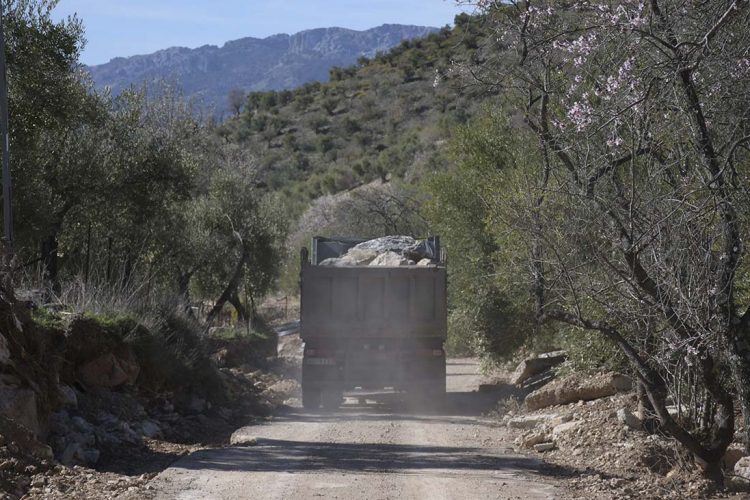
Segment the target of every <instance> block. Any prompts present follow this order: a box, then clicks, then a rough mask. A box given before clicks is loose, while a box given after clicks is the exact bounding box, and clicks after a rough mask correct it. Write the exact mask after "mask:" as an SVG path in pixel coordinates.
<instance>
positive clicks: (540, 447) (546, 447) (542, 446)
mask: <svg viewBox="0 0 750 500" xmlns="http://www.w3.org/2000/svg"><path fill="white" fill-rule="evenodd" d="M534 449H535V450H536V451H538V452H540V453H543V452H545V451H550V450H554V449H555V443H539V444H535V445H534Z"/></svg>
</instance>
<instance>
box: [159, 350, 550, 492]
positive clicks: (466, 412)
mask: <svg viewBox="0 0 750 500" xmlns="http://www.w3.org/2000/svg"><path fill="white" fill-rule="evenodd" d="M448 372H449V375H448V391H449V394H448V399H447V404H446V405H445V407H444V408H441V409H440V410H433V411H424V410H420V409H417V408H415V407H414V406H413V405H412V404H410V402H409V401H398V400H391V401H388V400H387V399H386V400H384V401H383V400H381V401H380V402H379V403H378V402H374V401H368V404H367V405H359V404H358V402H357V400H356V399H349V400H347V404H345V405H344V406H343V407H342V409H341V410H340V411H338V412H336V413H309V412H304V411H302V410H301V409H295V411H290V412H288V413H285V414H283V415H279V416H277V417H275V418H273V419H272V420H271V421H269V422H268V423H267V424H263V425H254V426H249V427H244V428H242V429H240V430H238V431H237V433H235V435H236V436H237V437H239V438H240V440H245V441H247V440H252V439H254V440H255V441H256V442H257V443H256V444H255V445H253V446H245V447H242V446H237V447H231V448H224V449H217V450H205V451H201V452H197V453H194V454H192V455H190V456H188V457H185V458H183V459H181V460H179V461H178V462H176V463H175V464H174V465H173V466H172V467H170V468H169V469H167V470H165V471H164V472H163V473H161V474H160V475H159V476H158V477H157V478H155V480H154V481H153V482H152V483H151V484H152V486H153V487H154V488H156V490H155V493H156V498H164V499H180V500H188V499H196V500H198V499H200V500H214V499H215V500H219V499H222V500H223V499H241V498H248V499H251V498H252V499H294V500H301V499H308V498H339V499H373V500H374V499H422V498H425V499H454V498H455V499H480V498H481V499H485V498H497V499H511V498H523V499H526V498H554V497H555V496H557V495H556V490H555V488H554V486H553V483H552V479H551V478H550V477H546V476H545V474H546V473H547V472H546V471H547V469H545V467H543V466H542V464H540V463H539V462H538V461H536V460H534V459H531V458H527V457H523V456H519V455H514V454H513V453H512V451H511V450H510V443H509V441H508V439H509V437H508V435H507V434H506V432H505V430H504V429H503V428H502V427H499V426H497V424H496V423H495V422H494V421H492V420H491V419H486V418H483V417H481V414H482V413H484V412H485V411H487V410H488V409H490V408H491V407H492V406H494V403H495V401H496V400H497V396H492V395H489V394H486V393H478V392H475V391H476V389H477V387H478V384H479V380H480V376H479V375H478V367H477V363H476V361H474V360H468V359H464V360H452V361H450V362H449V368H448Z"/></svg>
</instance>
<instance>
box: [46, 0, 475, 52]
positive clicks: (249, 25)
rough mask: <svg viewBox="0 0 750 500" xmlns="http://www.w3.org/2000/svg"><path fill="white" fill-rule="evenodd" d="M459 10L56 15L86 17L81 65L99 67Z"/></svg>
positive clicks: (269, 6)
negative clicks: (169, 51)
mask: <svg viewBox="0 0 750 500" xmlns="http://www.w3.org/2000/svg"><path fill="white" fill-rule="evenodd" d="M461 10H462V8H461V7H458V6H457V5H456V2H455V1H454V0H286V1H282V0H244V1H243V0H213V1H211V0H61V1H60V3H59V5H58V6H57V7H56V9H55V17H56V18H58V19H59V18H64V17H66V16H68V15H71V14H77V15H78V17H79V18H81V19H82V20H83V22H84V25H85V27H86V39H87V41H88V43H87V44H86V48H85V49H84V52H83V55H82V57H81V60H82V62H83V63H85V64H100V63H104V62H107V61H109V60H110V59H111V58H113V57H116V56H131V55H135V54H147V53H150V52H154V51H156V50H159V49H164V48H167V47H172V46H176V45H179V46H185V47H198V46H201V45H205V44H212V45H222V44H223V43H224V42H226V41H228V40H235V39H237V38H242V37H246V36H253V37H258V38H262V37H266V36H269V35H273V34H276V33H296V32H298V31H302V30H305V29H311V28H322V27H329V26H339V27H342V28H351V29H367V28H372V27H374V26H379V25H381V24H383V23H394V24H395V23H398V24H417V25H423V26H438V27H440V26H445V25H446V24H452V23H453V18H454V16H455V15H456V14H458V13H459V12H461Z"/></svg>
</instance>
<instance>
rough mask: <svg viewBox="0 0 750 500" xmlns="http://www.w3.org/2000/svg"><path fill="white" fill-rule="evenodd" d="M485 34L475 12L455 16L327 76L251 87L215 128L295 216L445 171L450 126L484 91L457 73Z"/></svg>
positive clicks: (477, 105) (458, 121) (463, 116)
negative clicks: (356, 192) (371, 187)
mask: <svg viewBox="0 0 750 500" xmlns="http://www.w3.org/2000/svg"><path fill="white" fill-rule="evenodd" d="M485 36H486V34H484V33H483V32H482V30H481V20H480V19H478V18H475V17H471V16H468V15H465V14H463V15H459V16H458V17H456V25H455V27H454V28H443V29H441V30H439V31H437V32H435V33H431V34H430V35H428V36H427V37H425V38H421V39H419V40H407V41H404V42H402V43H401V44H400V45H398V46H397V47H394V48H393V49H391V50H390V51H389V52H387V53H383V54H379V55H377V56H376V57H373V58H372V59H369V60H360V61H359V64H357V65H356V66H352V67H348V68H335V69H333V70H331V74H330V81H328V82H326V83H308V84H306V85H303V86H302V87H300V88H297V89H294V90H283V91H268V92H256V93H252V94H250V95H249V96H248V98H247V100H246V103H245V107H244V109H243V111H242V113H241V114H240V115H239V116H237V117H235V118H232V119H230V120H228V121H226V122H225V123H223V124H222V125H221V126H220V127H219V128H218V129H217V133H218V134H220V135H221V136H222V137H223V139H224V140H225V141H226V142H228V143H233V144H235V145H236V146H237V147H238V148H240V149H244V150H246V151H247V152H248V154H249V155H251V156H253V157H254V158H255V159H256V161H257V165H258V167H259V168H260V170H261V172H262V175H263V176H264V181H265V183H266V184H267V185H268V187H269V189H271V190H274V191H277V192H280V193H283V194H284V198H285V199H287V200H289V203H291V204H293V205H294V208H293V209H292V212H294V215H299V214H301V213H302V211H304V210H305V208H306V207H307V205H308V203H309V202H310V200H313V199H315V198H318V197H320V196H323V195H327V194H333V193H337V192H340V191H346V190H348V189H351V188H353V187H356V186H358V185H362V184H366V183H369V182H372V181H373V180H376V179H386V178H389V179H390V178H393V179H394V180H395V179H403V180H405V181H406V182H408V183H416V182H418V180H419V179H420V178H423V177H424V176H425V175H426V174H428V173H430V172H434V171H436V170H442V169H444V168H446V165H447V162H448V158H447V155H446V153H447V151H446V149H447V148H446V145H447V144H448V141H447V140H448V139H449V138H450V136H451V131H452V130H453V128H454V127H455V126H457V125H461V124H463V123H465V122H466V121H467V120H468V119H469V118H470V117H471V116H472V115H473V114H475V113H476V111H477V110H478V109H479V108H480V107H481V106H482V105H483V103H485V102H487V99H488V98H491V97H492V96H487V95H485V94H478V93H476V92H477V90H478V89H474V88H465V86H464V85H463V84H462V83H463V82H462V81H461V80H460V79H459V78H456V76H457V74H456V73H457V71H456V70H457V69H458V68H460V67H461V63H465V62H470V61H475V60H476V58H477V57H478V45H479V42H480V41H481V40H482V38H483V37H485ZM458 73H460V71H458Z"/></svg>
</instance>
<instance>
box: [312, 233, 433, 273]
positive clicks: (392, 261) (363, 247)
mask: <svg viewBox="0 0 750 500" xmlns="http://www.w3.org/2000/svg"><path fill="white" fill-rule="evenodd" d="M435 257H436V256H435V255H432V251H431V249H430V248H429V247H428V244H427V242H426V241H425V240H415V239H414V238H412V237H411V236H384V237H382V238H376V239H374V240H369V241H365V242H362V243H360V244H358V245H356V246H354V247H352V248H350V249H349V251H348V252H346V253H345V254H344V255H342V256H341V257H332V258H330V259H325V260H324V261H322V262H321V263H320V265H321V266H332V267H351V266H379V267H401V266H413V265H419V266H434V265H437V264H438V260H437V259H436V258H435Z"/></svg>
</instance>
